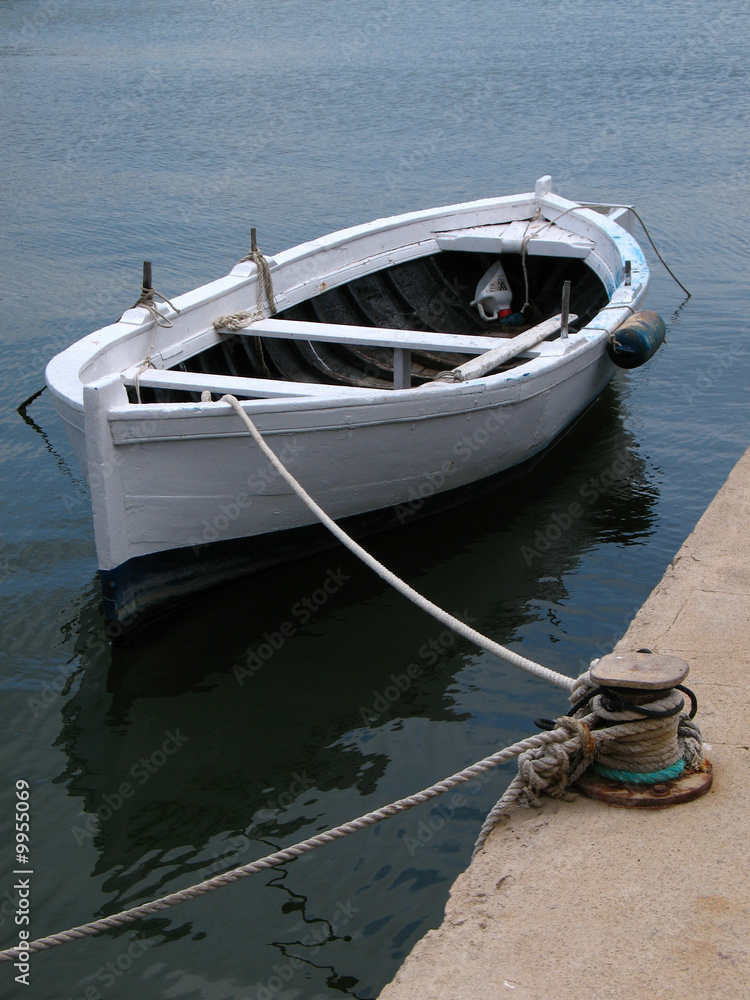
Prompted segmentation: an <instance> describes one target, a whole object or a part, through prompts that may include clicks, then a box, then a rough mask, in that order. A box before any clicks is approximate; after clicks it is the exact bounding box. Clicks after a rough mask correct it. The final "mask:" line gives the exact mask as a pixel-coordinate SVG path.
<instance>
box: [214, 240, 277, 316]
mask: <svg viewBox="0 0 750 1000" xmlns="http://www.w3.org/2000/svg"><path fill="white" fill-rule="evenodd" d="M243 261H249V262H250V263H251V264H255V266H256V268H257V269H258V297H257V304H256V306H255V309H245V310H243V311H242V312H236V313H231V314H230V315H228V316H219V318H218V319H215V320H214V329H215V330H231V331H234V330H242V329H243V328H244V327H246V326H249V325H250V324H251V323H257V321H258V320H260V319H263V318H264V316H265V314H264V312H263V297H264V296H265V299H266V302H267V303H268V308H269V310H270V314H271V316H275V315H276V296H275V294H274V290H273V278H272V277H271V267H270V265H269V263H268V261H267V260H266V258H265V257H264V256H263V254H262V253H261V252H260V250H258V248H257V247H254V248H253V249H252V250H250V251H249V253H246V254H245V256H244V257H242V258H241V260H240V263H243Z"/></svg>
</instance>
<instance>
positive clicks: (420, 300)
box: [129, 250, 607, 402]
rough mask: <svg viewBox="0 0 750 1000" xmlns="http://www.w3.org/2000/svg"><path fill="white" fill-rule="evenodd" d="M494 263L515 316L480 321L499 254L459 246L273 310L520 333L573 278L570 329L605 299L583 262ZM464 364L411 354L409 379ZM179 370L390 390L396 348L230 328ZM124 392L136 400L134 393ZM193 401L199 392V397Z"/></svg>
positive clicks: (516, 257)
mask: <svg viewBox="0 0 750 1000" xmlns="http://www.w3.org/2000/svg"><path fill="white" fill-rule="evenodd" d="M499 259H500V260H501V261H502V265H503V269H504V271H505V275H506V277H507V281H508V284H509V285H510V289H511V292H512V296H513V298H512V310H513V311H512V314H511V316H508V317H506V318H504V319H496V320H489V321H488V320H486V319H483V318H482V317H481V315H480V313H479V311H478V309H477V308H476V307H475V306H474V305H472V304H471V303H472V300H473V299H474V297H475V294H476V290H477V283H478V281H480V279H481V278H482V275H483V274H485V272H486V271H487V269H488V268H490V267H491V266H492V265H493V264H495V263H496V261H497V260H498V256H497V255H496V254H489V253H477V252H467V251H457V250H447V251H440V252H438V253H436V254H434V255H432V256H428V257H422V258H419V259H417V260H411V261H406V262H404V263H400V264H395V265H393V266H391V267H389V268H386V269H384V270H381V271H377V272H375V273H373V274H368V275H365V276H363V277H360V278H357V279H355V280H353V281H350V282H348V283H347V284H345V285H341V286H338V287H336V288H331V289H329V290H327V291H325V292H323V293H322V294H321V295H317V296H315V297H314V298H311V299H308V300H306V301H305V302H302V303H300V304H299V305H296V306H292V307H291V308H288V309H285V310H283V311H281V312H278V313H276V316H275V318H276V319H289V320H303V321H306V322H314V323H332V324H339V325H350V326H358V327H382V328H390V329H396V330H415V331H417V330H419V331H426V332H432V333H435V332H438V333H452V334H463V335H471V336H482V335H486V336H487V337H491V338H497V337H513V336H516V335H517V334H519V333H522V332H524V331H525V330H527V329H529V328H530V327H532V326H534V325H536V324H538V323H540V322H542V321H543V320H545V319H548V318H549V317H551V316H554V315H556V314H557V313H559V312H560V303H561V297H562V288H563V283H564V282H565V281H570V283H571V295H570V310H571V313H575V314H576V315H577V317H578V319H577V321H576V324H575V326H573V327H571V328H572V329H575V328H580V327H582V326H585V325H586V324H587V323H588V322H590V321H591V320H592V319H593V317H594V316H595V315H596V313H597V312H598V311H599V309H601V308H602V306H604V305H606V303H607V294H606V291H605V289H604V286H603V285H602V283H601V281H600V280H599V278H598V277H597V276H596V274H595V273H594V272H593V271H592V270H591V269H590V268H589V267H588V266H587V265H586V264H585V263H584V261H583V260H581V259H578V258H575V257H562V258H561V257H547V256H535V255H528V256H526V257H525V261H522V258H521V255H520V254H514V253H509V254H502V255H501V256H500V258H499ZM524 267H525V271H526V276H525V275H524ZM527 280H528V296H527V295H526V287H527V285H526V282H527ZM527 298H528V303H527V304H525V300H526V299H527ZM465 360H466V355H465V354H450V353H445V352H431V351H427V350H415V351H413V352H412V354H411V384H412V385H413V386H418V385H421V384H423V383H424V382H428V381H431V380H432V379H434V378H435V376H436V375H438V374H439V373H440V372H444V371H446V370H448V369H451V368H454V367H456V366H458V365H460V364H461V363H462V362H463V361H465ZM523 360H524V359H523V356H520V357H516V358H513V359H511V360H510V361H508V362H507V363H506V364H505V365H503V366H501V367H500V368H498V371H502V370H503V369H508V368H512V367H514V366H516V365H519V364H522V363H523ZM175 370H177V371H183V372H199V373H206V374H212V375H231V376H235V377H237V376H239V377H244V378H256V379H257V378H266V379H268V378H270V379H274V380H281V381H290V382H297V383H300V382H306V383H312V384H324V385H338V386H359V387H369V388H377V389H390V388H392V387H393V384H394V352H393V351H392V350H391V349H389V348H387V347H375V346H362V345H358V344H336V343H322V342H317V341H314V340H311V341H303V340H285V339H277V338H270V337H268V338H263V337H259V336H247V335H245V334H236V333H235V334H232V333H227V334H225V335H223V338H222V340H221V342H220V343H218V344H215V345H213V346H212V347H210V348H208V349H207V350H204V351H202V352H201V353H199V354H196V355H194V356H193V357H192V358H189V359H187V360H185V361H183V362H181V363H180V364H179V365H177V366H175ZM129 393H130V394H131V395H132V401H133V402H134V401H135V396H134V390H132V389H131V390H129ZM190 397H191V398H194V399H196V400H197V399H199V398H200V396H199V394H197V393H192V394H190ZM142 400H143V402H177V401H182V402H184V401H185V400H186V395H185V392H182V391H175V390H172V389H162V388H146V387H144V388H143V389H142Z"/></svg>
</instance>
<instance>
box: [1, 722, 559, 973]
mask: <svg viewBox="0 0 750 1000" xmlns="http://www.w3.org/2000/svg"><path fill="white" fill-rule="evenodd" d="M569 738H570V731H569V729H566V728H558V729H555V730H553V731H551V732H544V733H539V734H537V735H534V736H529V737H528V738H527V739H525V740H521V741H520V742H518V743H514V744H512V745H511V746H509V747H505V748H504V749H503V750H498V751H497V752H496V753H494V754H491V755H490V756H489V757H485V758H484V759H483V760H480V761H477V763H476V764H471V765H470V766H469V767H466V768H464V769H463V770H462V771H458V772H456V774H453V775H451V776H450V777H449V778H445V779H444V780H443V781H439V782H437V783H436V784H434V785H431V786H430V787H429V788H425V789H423V790H422V791H421V792H417V793H416V794H414V795H409V796H408V797H407V798H404V799H398V800H397V801H396V802H392V803H390V805H387V806H383V807H382V808H380V809H375V810H374V811H373V812H369V813H367V814H366V815H364V816H360V817H359V818H358V819H354V820H350V821H349V822H348V823H342V824H341V826H336V827H334V828H333V829H331V830H326V831H324V832H323V833H319V834H317V835H316V836H314V837H310V838H309V839H308V840H303V841H301V842H300V843H298V844H294V845H292V846H291V847H286V848H284V849H283V850H281V851H277V852H276V853H275V854H269V855H267V856H266V857H265V858H259V859H258V860H257V861H251V862H250V863H249V864H246V865H241V866H240V867H238V868H232V869H231V870H230V871H228V872H224V873H223V874H221V875H215V876H214V877H213V878H210V879H207V880H206V881H205V882H199V883H197V884H196V885H192V886H189V887H188V888H186V889H180V890H179V891H178V892H173V893H170V894H169V895H167V896H162V897H161V898H160V899H154V900H152V901H151V902H149V903H143V904H142V905H140V906H133V907H131V908H130V909H129V910H122V911H121V912H120V913H113V914H112V915H111V916H108V917H102V918H101V919H99V920H92V921H90V922H89V923H86V924H80V925H79V926H78V927H72V928H70V930H67V931H61V932H60V933H58V934H50V935H49V936H48V937H43V938H39V939H38V940H36V941H32V942H31V943H30V944H29V945H28V946H27V947H26V948H25V949H24V951H29V952H38V951H46V950H47V949H49V948H55V947H56V946H57V945H61V944H67V943H68V942H69V941H76V940H78V938H83V937H92V936H93V935H95V934H100V933H101V932H103V931H109V930H114V929H116V928H118V927H122V926H124V925H126V924H130V923H133V922H134V921H135V920H139V919H140V918H141V917H148V916H151V915H152V914H154V913H159V912H160V911H161V910H166V909H167V908H168V907H170V906H176V905H177V904H179V903H185V902H187V901H188V900H190V899H195V898H196V897H197V896H202V895H204V894H205V893H207V892H213V890H214V889H220V888H222V886H225V885H231V883H232V882H237V881H239V880H240V879H243V878H247V877H248V876H249V875H254V874H255V873H256V872H260V871H265V870H266V869H268V868H275V867H276V866H277V865H281V864H284V863H285V862H286V861H292V860H294V858H298V857H300V856H301V855H302V854H307V853H308V852H309V851H314V850H315V848H316V847H322V846H323V845H324V844H329V843H331V842H332V841H334V840H340V839H341V838H342V837H346V836H348V835H349V834H351V833H356V832H357V831H358V830H364V829H365V828H366V827H368V826H374V825H375V824H376V823H380V822H381V821H382V820H384V819H388V817H390V816H396V815H397V814H398V813H402V812H405V811H406V810H407V809H412V808H413V807H414V806H418V805H421V803H423V802H427V801H428V800H429V799H434V798H436V797H437V796H438V795H442V794H443V793H444V792H448V791H450V789H451V788H455V787H456V785H460V784H462V783H464V782H466V781H471V780H472V779H473V778H476V777H477V775H479V774H482V773H483V772H484V771H489V770H490V769H491V768H493V767H497V766H498V765H499V764H505V763H506V762H507V761H509V760H512V759H513V758H514V757H517V756H518V755H519V754H522V753H524V752H528V751H533V750H536V749H539V748H540V747H544V746H549V745H551V744H553V743H556V742H560V741H564V740H569ZM18 951H19V949H18V947H15V948H7V949H6V950H5V951H0V962H11V961H13V960H14V959H16V958H17V955H18Z"/></svg>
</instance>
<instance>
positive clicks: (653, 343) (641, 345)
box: [607, 310, 667, 368]
mask: <svg viewBox="0 0 750 1000" xmlns="http://www.w3.org/2000/svg"><path fill="white" fill-rule="evenodd" d="M666 333H667V327H666V324H665V322H664V320H663V319H662V318H661V316H660V315H659V314H658V313H656V312H652V311H650V310H645V311H644V312H637V313H635V314H634V315H633V316H631V317H630V319H626V320H625V322H624V323H623V324H622V326H619V327H618V328H617V329H616V330H615V332H614V334H613V335H612V336H611V337H610V340H609V343H608V344H607V353H608V354H609V356H610V358H611V359H612V360H613V361H614V363H615V364H616V365H618V366H619V367H620V368H639V367H640V366H641V365H643V364H645V363H646V362H647V361H648V359H649V358H652V357H653V356H654V354H656V352H657V351H658V349H659V348H660V347H661V345H662V344H663V343H664V338H665V336H666Z"/></svg>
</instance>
